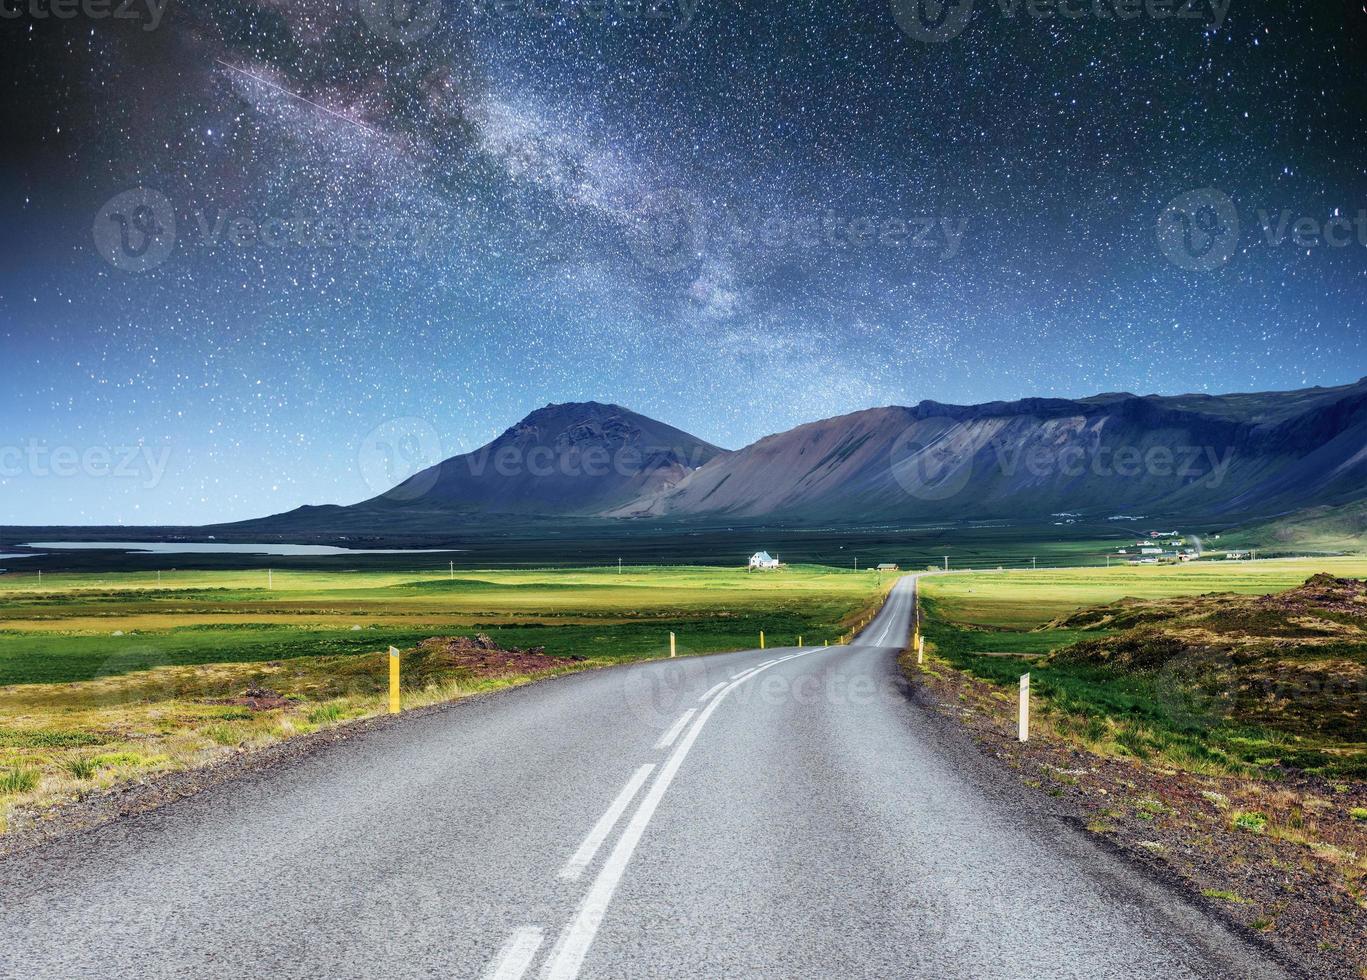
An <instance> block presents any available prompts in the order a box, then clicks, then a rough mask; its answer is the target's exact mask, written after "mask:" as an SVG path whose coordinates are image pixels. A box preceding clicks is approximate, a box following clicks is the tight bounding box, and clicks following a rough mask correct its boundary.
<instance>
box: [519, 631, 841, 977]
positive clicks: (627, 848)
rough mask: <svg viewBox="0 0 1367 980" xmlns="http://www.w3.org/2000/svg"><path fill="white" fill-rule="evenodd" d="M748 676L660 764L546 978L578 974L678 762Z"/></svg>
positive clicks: (728, 687) (560, 943)
mask: <svg viewBox="0 0 1367 980" xmlns="http://www.w3.org/2000/svg"><path fill="white" fill-rule="evenodd" d="M826 649H828V648H827V647H818V648H817V649H815V650H808V651H805V652H803V653H795V654H793V655H792V656H790V657H784V658H783V659H782V660H780V661H776V663H782V662H783V660H792V659H794V658H796V657H804V656H806V655H807V654H808V653H820V652H821V651H822V650H826ZM761 669H763V668H756V669H755V670H754V671H751V672H750V674H749V675H747V676H753V675H754V674H757V673H759V671H760V670H761ZM745 680H746V678H741V679H739V680H734V681H732V682H731V683H730V684H727V685H725V690H723V691H722V692H721V694H719V695H718V696H717V697H716V698H714V699H713V700H712V702H711V703H710V704H708V705H707V707H705V708H703V709H702V712H701V713H700V714H699V715H698V717H697V719H696V720H695V721H694V722H693V724H692V725H691V726H689V729H688V734H686V735H685V736H684V737H683V740H682V741H681V742H679V744H678V746H677V747H676V748H675V749H674V751H673V753H671V754H670V756H669V759H668V760H667V761H666V762H665V764H664V765H663V766H661V767H660V772H659V775H657V776H656V777H655V781H654V782H652V783H651V784H650V789H649V790H647V791H646V795H645V797H644V798H643V799H642V800H641V805H640V806H639V807H637V808H636V812H635V813H634V814H632V817H631V820H630V821H629V822H628V823H627V826H626V829H625V830H623V831H622V836H621V837H619V838H618V839H617V844H616V846H615V847H613V849H612V853H611V854H609V855H608V857H607V860H606V861H604V862H603V867H602V868H601V869H599V871H598V877H597V878H595V879H594V880H593V884H592V885H591V886H589V891H588V894H587V895H585V896H584V900H583V902H581V903H580V905H579V911H578V912H577V913H575V916H574V918H573V919H572V920H571V921H570V923H569V924H568V925H566V926H565V929H564V931H563V932H561V934H560V939H559V940H558V941H557V942H556V944H555V947H554V949H552V951H551V957H550V959H549V960H548V961H547V963H546V967H545V969H544V970H543V971H542V977H543V978H545V980H574V978H575V977H577V976H578V975H579V970H580V968H581V967H582V966H583V965H584V957H585V956H587V955H588V951H589V946H591V945H592V944H593V939H594V936H596V935H597V934H598V927H599V926H600V925H602V923H603V916H605V915H606V914H607V910H608V905H609V904H610V903H611V902H612V896H613V893H614V892H616V891H617V886H618V885H619V884H620V883H621V881H622V876H623V875H624V874H625V873H626V869H627V865H628V864H629V863H630V862H631V855H632V854H633V853H634V852H635V850H636V845H637V844H639V843H640V842H641V837H642V835H644V834H645V830H646V826H647V825H648V824H649V823H650V818H651V817H653V816H654V815H655V809H656V807H658V806H659V805H660V801H661V800H662V799H664V795H665V791H666V790H668V789H669V784H670V783H671V782H673V780H674V776H675V774H676V773H677V772H678V771H679V766H681V765H682V764H683V760H684V757H685V756H686V755H688V750H689V749H691V748H692V747H693V743H694V742H695V741H697V739H698V733H699V732H700V731H702V728H703V726H704V725H706V724H707V719H708V718H710V717H712V712H714V711H716V710H717V705H719V704H721V703H722V701H723V700H725V698H726V695H728V694H730V693H731V692H732V691H733V690H735V689H736V688H737V687H739V686H740V685H741V684H744V683H745Z"/></svg>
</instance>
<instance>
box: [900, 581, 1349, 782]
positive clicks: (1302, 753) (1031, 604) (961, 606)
mask: <svg viewBox="0 0 1367 980" xmlns="http://www.w3.org/2000/svg"><path fill="white" fill-rule="evenodd" d="M1320 572H1327V573H1329V574H1331V575H1334V576H1337V577H1340V578H1358V579H1361V578H1367V559H1361V558H1343V559H1336V558H1324V559H1294V560H1293V559H1282V560H1272V561H1257V562H1224V561H1209V562H1195V563H1192V564H1188V565H1177V566H1161V565H1160V566H1141V567H1132V566H1117V567H1114V568H1109V569H1098V568H1090V569H1049V570H1044V569H1041V570H1039V571H1034V572H1024V571H1018V572H1002V573H992V572H975V573H971V574H964V575H947V576H932V577H928V578H926V579H923V580H922V595H923V612H924V615H925V633H926V637H927V642H928V645H929V648H930V649H931V650H932V651H933V652H934V655H935V657H936V658H939V659H941V660H943V661H945V662H947V663H948V664H949V665H950V666H952V667H955V668H958V669H961V670H964V671H967V672H968V673H970V674H972V675H973V676H976V677H978V678H981V679H985V680H988V681H991V682H993V683H995V684H999V685H1001V686H1002V688H1003V689H1006V690H1007V691H1008V692H1009V691H1011V690H1013V689H1014V687H1015V685H1016V683H1017V681H1018V679H1019V677H1020V675H1021V674H1022V673H1023V672H1025V671H1027V670H1028V671H1029V672H1030V674H1031V684H1032V690H1033V692H1034V693H1035V694H1036V695H1037V696H1038V697H1039V698H1040V699H1041V701H1042V703H1043V706H1044V707H1045V709H1046V712H1047V715H1046V719H1045V720H1046V723H1048V724H1050V725H1051V726H1052V727H1053V728H1054V729H1055V730H1056V731H1057V733H1058V734H1060V735H1063V736H1065V737H1069V738H1073V739H1076V740H1078V741H1079V742H1081V743H1084V744H1085V745H1086V746H1087V747H1088V748H1090V749H1092V750H1094V751H1099V752H1102V753H1103V754H1110V755H1120V756H1132V757H1136V758H1141V759H1150V758H1151V759H1156V760H1159V761H1161V762H1163V763H1166V764H1171V765H1176V766H1181V767H1183V768H1189V769H1194V770H1198V771H1209V772H1226V773H1239V774H1245V775H1249V774H1258V773H1268V772H1273V771H1275V769H1276V767H1278V766H1294V767H1296V768H1301V769H1306V770H1308V771H1311V772H1319V773H1321V774H1323V775H1325V776H1329V777H1353V778H1364V777H1367V736H1363V735H1361V734H1359V735H1357V736H1356V737H1352V736H1351V735H1348V736H1346V735H1345V734H1344V733H1343V732H1342V731H1341V729H1342V728H1343V718H1342V717H1341V716H1342V705H1343V701H1344V700H1345V698H1344V695H1345V694H1346V697H1347V699H1348V700H1356V701H1358V702H1360V701H1362V700H1363V699H1364V698H1367V694H1364V692H1363V691H1361V690H1360V689H1359V688H1356V687H1354V686H1351V684H1350V686H1348V687H1347V688H1346V690H1338V689H1335V690H1333V691H1329V690H1328V689H1325V688H1323V687H1322V686H1321V687H1320V689H1319V690H1320V692H1321V694H1322V695H1323V696H1324V701H1325V703H1324V710H1325V714H1324V716H1323V719H1322V722H1323V723H1322V724H1320V725H1313V724H1312V725H1306V724H1296V725H1291V724H1289V723H1288V724H1277V723H1276V722H1268V721H1265V720H1260V721H1258V722H1257V723H1253V722H1250V721H1249V720H1248V719H1247V718H1246V717H1243V716H1241V715H1240V714H1239V713H1231V712H1229V711H1227V710H1223V709H1221V710H1216V708H1215V703H1216V702H1215V699H1214V697H1213V696H1211V695H1210V694H1209V693H1208V690H1209V688H1210V683H1207V691H1206V692H1203V691H1201V690H1198V689H1196V688H1195V687H1192V686H1189V685H1188V684H1187V683H1186V679H1185V678H1184V677H1183V676H1181V675H1180V674H1179V673H1177V672H1176V669H1175V668H1171V667H1169V668H1166V669H1160V670H1133V669H1119V668H1116V667H1113V666H1108V665H1106V664H1098V663H1089V662H1086V661H1085V660H1081V659H1078V658H1070V657H1067V656H1064V655H1056V656H1050V654H1051V653H1054V652H1055V651H1059V650H1061V649H1063V648H1066V647H1069V646H1070V645H1072V644H1074V643H1077V642H1079V641H1083V640H1087V641H1093V640H1098V639H1104V638H1105V637H1106V636H1107V635H1108V632H1109V631H1108V630H1107V629H1106V628H1105V624H1104V623H1103V624H1102V625H1101V626H1100V627H1099V628H1098V627H1095V626H1091V625H1089V624H1087V622H1086V618H1085V617H1078V618H1069V617H1070V616H1071V615H1072V614H1074V613H1076V612H1077V611H1078V610H1081V609H1084V608H1087V607H1093V606H1099V605H1102V604H1106V603H1114V602H1117V601H1118V600H1121V599H1125V598H1135V599H1143V600H1164V599H1174V598H1177V597H1192V596H1202V595H1207V594H1210V593H1234V594H1236V595H1241V596H1257V595H1266V594H1270V593H1279V592H1284V591H1286V590H1288V589H1292V588H1295V587H1297V586H1300V585H1301V584H1302V583H1304V582H1305V581H1306V580H1307V579H1308V578H1309V577H1310V576H1312V575H1314V574H1316V573H1320ZM1221 605H1222V603H1221V602H1220V600H1218V599H1216V600H1212V601H1211V608H1212V609H1216V610H1218V609H1219V608H1220V607H1221ZM1223 605H1233V603H1232V602H1229V601H1227V602H1225V603H1224V604H1223ZM1160 611H1161V610H1155V615H1156V614H1157V613H1158V612H1160ZM1187 625H1188V626H1189V627H1190V626H1192V624H1187ZM1195 625H1196V626H1197V627H1198V628H1197V629H1196V631H1195V632H1196V633H1197V634H1199V635H1198V636H1197V637H1196V641H1195V642H1197V643H1209V642H1211V641H1212V639H1219V637H1213V635H1212V634H1211V633H1210V632H1208V631H1204V630H1203V629H1201V628H1200V627H1202V626H1203V624H1202V623H1198V624H1195ZM1331 628H1343V629H1346V628H1347V627H1346V626H1345V625H1342V624H1341V625H1340V626H1337V627H1336V626H1333V624H1331ZM1278 629H1284V627H1270V628H1269V636H1268V637H1265V638H1264V639H1267V640H1269V641H1273V640H1277V639H1281V640H1282V643H1283V645H1284V644H1285V643H1288V642H1294V638H1291V639H1287V638H1285V637H1286V634H1285V633H1284V632H1283V633H1282V634H1280V635H1278V634H1277V630H1278ZM1239 639H1240V642H1245V641H1247V640H1248V639H1249V637H1248V636H1247V635H1240V637H1239ZM1306 649H1307V650H1309V649H1310V648H1309V647H1306ZM1331 652H1332V654H1333V655H1334V656H1335V657H1337V658H1339V659H1340V661H1341V662H1342V665H1343V666H1344V667H1345V668H1349V669H1350V671H1349V672H1350V674H1351V673H1352V671H1357V670H1360V669H1361V667H1360V665H1362V664H1364V663H1367V645H1364V644H1362V643H1360V642H1357V641H1353V642H1348V643H1346V644H1342V645H1340V646H1339V647H1336V648H1334V649H1333V650H1332V651H1331ZM1353 664H1358V665H1359V666H1358V667H1356V668H1354V667H1353ZM1306 667H1307V669H1308V668H1309V661H1306ZM1246 669H1247V664H1245V663H1242V662H1241V663H1239V664H1231V665H1230V666H1229V668H1228V669H1227V670H1226V672H1225V674H1224V676H1223V677H1217V678H1215V682H1217V683H1219V684H1223V685H1224V687H1225V688H1226V690H1227V691H1228V690H1235V689H1237V688H1238V687H1239V685H1240V684H1241V683H1242V684H1244V685H1245V686H1246V683H1247V679H1248V678H1247V677H1240V676H1239V671H1240V670H1246ZM1280 669H1281V670H1283V671H1284V672H1287V673H1286V674H1285V677H1286V678H1287V680H1288V682H1292V681H1294V679H1295V676H1294V675H1295V672H1296V671H1297V670H1298V666H1297V662H1296V659H1295V650H1294V649H1291V648H1288V650H1287V652H1286V653H1285V655H1284V660H1283V661H1282V662H1281V664H1280ZM1317 669H1318V668H1317ZM1205 680H1206V681H1207V682H1210V681H1211V677H1210V676H1207V677H1206V678H1205ZM1317 683H1318V682H1317ZM1352 683H1353V684H1355V683H1356V682H1352ZM1308 692H1309V693H1308V694H1305V695H1303V696H1304V697H1313V696H1315V693H1316V687H1315V684H1313V683H1312V684H1311V685H1310V686H1309V688H1308ZM1354 692H1356V693H1355V694H1354ZM1330 694H1333V698H1330V697H1329V695H1330ZM1300 707H1302V708H1303V709H1304V708H1305V705H1301V706H1300ZM1307 710H1308V711H1309V712H1310V713H1311V714H1313V705H1312V706H1311V707H1310V708H1309V709H1307ZM1331 712H1332V714H1331ZM1305 713H1306V712H1305V711H1304V710H1303V711H1302V712H1301V714H1302V716H1304V714H1305ZM1262 714H1263V715H1266V714H1267V712H1263V713H1262ZM1354 717H1357V716H1356V715H1354ZM1336 732H1337V734H1335V733H1336Z"/></svg>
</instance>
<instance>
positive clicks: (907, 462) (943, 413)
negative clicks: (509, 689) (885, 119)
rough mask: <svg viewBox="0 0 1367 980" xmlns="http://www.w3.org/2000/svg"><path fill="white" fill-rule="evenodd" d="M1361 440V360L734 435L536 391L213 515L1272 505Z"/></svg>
mask: <svg viewBox="0 0 1367 980" xmlns="http://www.w3.org/2000/svg"><path fill="white" fill-rule="evenodd" d="M1364 447H1367V378H1364V379H1362V380H1359V381H1358V382H1355V383H1353V384H1348V385H1340V386H1335V387H1314V388H1306V389H1298V390H1293V391H1286V392H1254V393H1232V394H1228V395H1206V394H1184V395H1132V394H1129V393H1124V392H1112V393H1103V394H1098V395H1092V396H1089V397H1086V398H1078V399H1071V398H1052V397H1032V398H1023V399H1018V400H1015V401H1004V400H997V401H991V402H985V403H981V404H977V405H954V404H949V403H945V402H939V401H935V400H933V399H925V400H922V401H921V402H919V403H917V404H915V405H911V406H898V405H889V406H878V407H873V408H868V409H862V410H859V411H855V412H850V413H846V414H844V415H838V416H833V417H831V418H826V419H818V420H815V421H812V422H806V423H802V424H800V425H797V426H794V427H793V428H791V429H787V430H784V431H782V432H775V433H771V434H769V435H766V436H763V437H761V438H760V439H757V440H755V441H754V442H753V443H751V444H750V445H748V446H745V447H742V448H740V449H737V450H726V449H723V448H721V447H719V446H716V445H713V444H711V443H709V442H706V441H705V440H702V439H700V438H698V437H696V436H693V435H691V434H689V433H687V432H684V431H683V430H681V429H677V428H675V427H673V426H670V425H668V424H666V423H663V422H659V421H658V420H655V419H652V418H649V417H647V416H644V415H640V414H639V413H636V412H634V411H632V410H631V409H629V408H626V407H624V406H621V405H617V404H614V403H609V402H597V401H586V402H566V403H558V404H557V403H551V404H548V405H545V406H543V407H542V408H539V409H536V410H534V411H532V412H531V413H529V414H528V415H527V416H526V417H525V418H523V419H521V420H520V421H518V422H516V423H514V424H513V425H511V426H509V427H508V428H507V429H505V430H504V431H503V432H502V433H501V434H500V435H499V436H498V437H496V438H495V439H493V440H491V441H490V442H489V443H488V444H486V445H485V446H482V447H480V448H479V449H477V450H474V451H473V452H470V453H463V454H459V455H456V456H452V457H449V458H447V459H445V460H442V461H441V462H438V463H436V464H434V465H432V466H428V467H425V468H423V469H421V470H419V471H418V472H416V473H413V474H412V475H410V476H409V477H407V478H406V479H404V480H402V481H399V482H397V483H396V484H395V485H394V486H392V487H390V488H389V489H387V490H385V491H384V492H382V493H379V494H377V495H375V496H373V497H371V498H369V499H367V500H363V501H361V502H359V503H356V504H351V505H322V506H316V505H308V506H305V507H301V508H298V509H296V510H294V511H290V512H286V513H284V514H277V515H273V516H271V517H267V518H261V519H258V520H255V521H248V522H239V523H238V524H236V525H224V526H230V527H236V528H243V527H259V528H261V529H262V530H271V531H280V530H282V529H284V530H291V529H294V528H298V529H300V530H309V531H313V532H317V531H320V530H325V529H326V528H327V527H328V526H329V525H331V524H337V525H338V526H341V525H343V524H344V525H346V526H347V527H348V528H352V529H354V528H355V527H356V526H357V525H358V524H366V523H373V524H374V526H375V527H377V528H379V529H388V530H392V529H394V528H403V529H405V530H428V529H431V528H434V527H444V526H446V525H449V524H450V523H451V522H453V521H465V520H470V519H473V518H479V517H484V516H490V517H492V516H498V515H504V516H524V517H575V518H604V519H618V520H620V519H626V518H656V519H669V518H676V517H687V518H725V519H731V518H764V519H769V518H782V519H796V520H823V521H824V520H845V521H854V522H858V521H861V520H883V519H912V518H916V519H919V518H933V519H940V518H996V517H1009V516H1044V515H1048V514H1054V513H1058V512H1060V511H1068V512H1074V511H1088V512H1091V513H1093V514H1094V515H1099V514H1101V513H1102V512H1109V513H1118V512H1126V511H1129V510H1133V509H1140V510H1143V511H1152V512H1162V513H1190V514H1192V515H1193V516H1197V515H1202V516H1208V515H1216V514H1232V513H1236V512H1238V513H1250V514H1253V513H1258V514H1269V515H1270V514H1275V513H1284V512H1287V511H1292V510H1297V509H1301V508H1305V507H1310V506H1340V505H1343V504H1346V503H1351V502H1352V501H1354V500H1357V499H1360V498H1363V497H1367V449H1364Z"/></svg>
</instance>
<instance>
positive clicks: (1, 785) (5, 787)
mask: <svg viewBox="0 0 1367 980" xmlns="http://www.w3.org/2000/svg"><path fill="white" fill-rule="evenodd" d="M38 776H39V774H38V772H37V770H35V769H21V768H20V767H19V766H14V767H12V768H10V769H6V770H4V771H3V772H0V796H8V795H11V794H15V793H27V792H28V791H29V790H31V789H33V788H34V787H35V786H37V785H38Z"/></svg>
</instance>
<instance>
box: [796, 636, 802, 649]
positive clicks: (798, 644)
mask: <svg viewBox="0 0 1367 980" xmlns="http://www.w3.org/2000/svg"><path fill="white" fill-rule="evenodd" d="M797 648H798V649H799V650H801V649H802V637H801V636H799V637H798V638H797Z"/></svg>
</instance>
